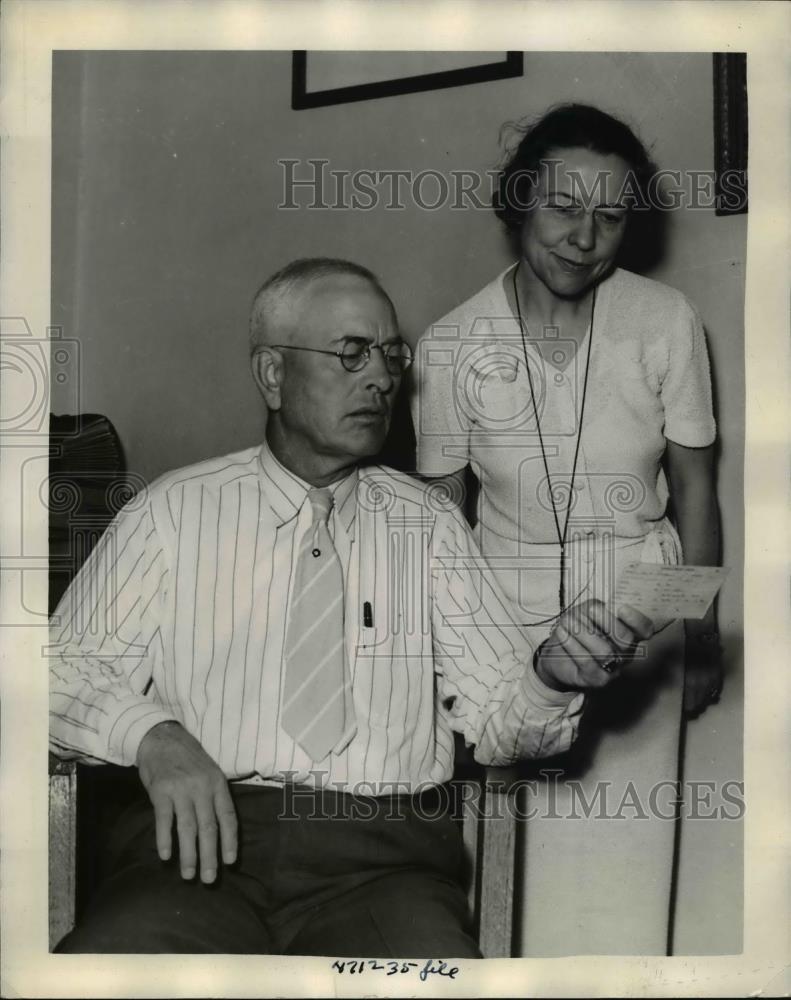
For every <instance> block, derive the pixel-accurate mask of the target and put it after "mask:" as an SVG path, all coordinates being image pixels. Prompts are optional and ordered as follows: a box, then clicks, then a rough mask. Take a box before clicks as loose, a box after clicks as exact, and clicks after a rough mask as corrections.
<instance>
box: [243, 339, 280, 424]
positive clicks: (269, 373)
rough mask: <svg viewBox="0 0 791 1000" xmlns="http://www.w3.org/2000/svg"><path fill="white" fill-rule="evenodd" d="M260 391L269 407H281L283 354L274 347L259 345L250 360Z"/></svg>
mask: <svg viewBox="0 0 791 1000" xmlns="http://www.w3.org/2000/svg"><path fill="white" fill-rule="evenodd" d="M250 364H251V367H252V370H253V378H254V379H255V384H256V385H257V386H258V391H259V392H260V393H261V395H262V396H263V397H264V402H265V403H266V405H267V409H269V410H270V411H271V410H279V409H280V402H281V400H280V387H281V385H282V382H283V356H282V354H281V353H280V352H279V351H278V350H277V349H276V348H274V347H259V348H258V350H257V351H256V352H255V354H253V356H252V358H251V361H250Z"/></svg>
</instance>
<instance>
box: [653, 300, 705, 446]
mask: <svg viewBox="0 0 791 1000" xmlns="http://www.w3.org/2000/svg"><path fill="white" fill-rule="evenodd" d="M683 305H684V311H683V314H682V316H681V317H679V320H678V321H677V322H676V323H670V324H669V325H668V331H667V332H668V356H667V369H666V372H665V374H664V378H663V379H662V383H661V399H662V404H663V406H664V410H665V428H664V435H665V437H666V438H667V439H668V440H670V441H675V442H676V444H680V445H684V446H685V447H687V448H703V447H705V446H706V445H709V444H711V443H712V441H713V440H714V438H715V437H716V433H717V429H716V424H715V422H714V414H713V408H712V399H711V373H710V368H709V356H708V351H707V350H706V336H705V334H704V332H703V324H702V323H701V320H700V316H699V315H698V313H697V310H695V309H694V308H693V307H692V306H691V305H690V304H689V303H688V302H686V301H684V303H683Z"/></svg>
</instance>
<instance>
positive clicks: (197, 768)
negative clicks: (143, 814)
mask: <svg viewBox="0 0 791 1000" xmlns="http://www.w3.org/2000/svg"><path fill="white" fill-rule="evenodd" d="M137 767H138V770H139V772H140V780H141V781H142V782H143V784H144V786H145V788H146V791H147V792H148V796H149V798H150V799H151V804H152V805H153V806H154V817H155V820H156V837H157V851H158V852H159V856H160V858H161V859H162V860H163V861H167V860H168V859H169V858H170V856H171V853H172V830H173V818H174V816H175V819H176V828H177V831H178V839H179V864H180V866H181V876H182V878H186V879H189V878H192V877H193V876H194V875H195V871H196V867H197V862H198V859H199V860H200V877H201V881H202V882H205V883H207V884H208V883H210V882H213V881H214V880H215V878H216V877H217V833H218V831H219V834H220V844H221V847H222V859H223V861H224V862H225V864H226V865H230V864H233V862H234V861H236V847H237V838H236V834H237V822H236V811H235V809H234V806H233V800H232V799H231V793H230V791H229V790H228V782H227V781H226V780H225V775H224V774H223V773H222V771H221V770H220V769H219V767H218V766H217V765H216V764H215V763H214V761H213V760H212V759H211V757H210V756H209V755H208V754H207V753H206V751H205V750H204V749H203V747H202V746H201V745H200V743H198V741H197V740H196V739H195V738H194V737H193V736H190V734H189V733H188V732H187V730H186V729H184V727H183V726H181V725H180V724H179V723H178V722H161V723H160V724H159V725H158V726H154V727H153V729H150V730H149V731H148V732H147V733H146V735H145V736H144V737H143V739H142V741H141V743H140V748H139V749H138V751H137ZM196 837H197V848H198V849H197V852H196V843H195V842H196Z"/></svg>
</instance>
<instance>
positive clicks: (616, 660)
mask: <svg viewBox="0 0 791 1000" xmlns="http://www.w3.org/2000/svg"><path fill="white" fill-rule="evenodd" d="M621 662H622V661H621V658H620V656H613V657H612V658H611V659H609V660H607V661H606V662H605V663H600V664H599V666H600V667H601V668H602V670H603V671H604V672H605V673H606V674H611V673H612V672H613V670H615V669H616V667H620V665H621Z"/></svg>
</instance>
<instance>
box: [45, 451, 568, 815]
mask: <svg viewBox="0 0 791 1000" xmlns="http://www.w3.org/2000/svg"><path fill="white" fill-rule="evenodd" d="M309 489H310V486H309V484H308V483H306V482H303V481H302V480H301V479H299V478H297V477H296V476H294V475H293V474H292V473H291V472H289V471H288V470H286V469H285V468H284V467H283V466H282V465H281V464H280V463H279V462H278V461H277V460H276V459H275V458H274V456H273V455H272V453H271V451H270V450H269V448H268V447H267V446H266V445H263V446H262V447H260V448H251V449H247V450H245V451H242V452H238V453H236V454H232V455H229V456H225V457H223V458H218V459H212V460H210V461H207V462H201V463H199V464H197V465H194V466H190V467H188V468H186V469H182V470H179V471H177V472H174V473H170V474H168V475H166V476H164V477H162V478H161V479H160V480H158V481H157V482H156V483H155V484H153V485H152V486H151V487H150V488H149V489H148V490H146V491H144V492H142V493H141V494H139V495H138V496H136V497H135V498H134V499H133V500H132V501H131V502H130V503H129V504H128V505H127V506H126V507H125V508H124V509H123V510H122V511H121V513H120V514H119V515H118V517H117V518H116V520H115V521H114V522H113V524H112V525H111V526H110V528H109V529H108V530H107V531H106V532H105V534H104V536H103V537H102V539H101V541H100V542H99V544H98V545H97V546H96V548H95V549H94V550H93V552H92V553H91V555H90V557H89V559H88V560H87V562H86V563H85V565H84V566H83V568H82V570H81V571H80V573H79V574H78V576H77V577H76V578H75V580H74V581H73V583H72V585H71V587H70V588H69V590H68V591H67V592H66V594H65V595H64V597H63V600H62V601H61V603H60V605H59V606H58V608H57V610H56V612H55V614H54V616H53V619H52V633H51V642H52V645H51V648H50V650H49V653H50V657H51V661H50V662H51V701H50V705H51V729H50V732H51V748H52V750H53V751H54V752H55V753H56V754H58V755H60V756H66V757H79V758H81V759H83V760H86V761H89V762H98V761H109V762H112V763H116V764H121V765H132V764H134V763H135V762H136V757H137V750H138V747H139V744H140V741H141V739H142V738H143V736H144V735H145V734H146V733H147V732H148V730H149V729H150V728H151V727H152V726H155V725H157V724H158V723H160V722H164V721H168V720H176V721H178V722H180V723H181V724H182V725H183V726H184V727H185V728H186V729H187V730H188V731H189V732H190V733H192V735H193V736H195V737H196V738H197V739H198V740H199V741H200V743H201V744H202V746H203V747H204V749H205V750H206V752H207V753H208V754H209V755H210V756H211V757H212V758H213V759H214V760H215V761H216V762H217V763H218V764H219V766H220V767H221V769H222V770H223V772H224V773H225V775H226V776H227V777H228V778H229V779H230V780H246V781H262V780H264V781H266V782H267V783H269V782H270V781H277V782H280V781H293V782H298V783H304V784H308V785H324V784H329V785H331V786H332V787H334V788H337V789H342V790H345V791H353V792H356V793H358V794H367V795H376V794H388V793H392V792H394V791H398V792H407V791H414V790H415V789H416V788H419V787H423V786H425V785H429V784H437V783H439V782H442V781H446V780H448V779H449V778H450V777H451V775H452V772H453V747H454V744H453V733H454V731H455V732H459V733H461V734H462V735H463V736H464V738H465V740H466V742H467V743H468V744H470V745H474V746H475V757H476V759H477V760H478V761H480V762H481V763H485V764H505V763H508V762H511V761H513V760H514V759H516V758H517V757H521V756H528V757H540V756H546V755H549V754H554V753H558V752H561V751H563V750H565V749H566V748H567V747H568V746H569V745H570V743H571V742H572V740H573V739H574V737H575V735H576V730H577V725H578V720H579V715H580V712H581V709H582V702H583V697H582V695H581V694H570V693H569V694H566V693H559V692H555V691H552V690H550V689H549V688H547V687H546V686H545V685H544V684H543V683H542V682H541V681H540V680H539V678H538V677H537V675H536V674H535V671H534V670H533V669H532V665H531V660H532V652H533V651H532V648H531V647H530V645H529V643H528V641H527V640H526V639H525V638H524V636H523V635H522V633H521V631H520V630H519V629H518V627H517V626H515V625H514V624H513V622H512V619H511V613H510V612H509V610H508V606H507V604H506V602H505V600H504V598H502V597H501V595H500V592H499V590H498V588H497V585H496V583H495V582H494V580H493V578H492V576H491V574H490V572H489V571H488V570H487V569H486V567H485V564H484V563H483V561H482V559H481V557H480V555H479V554H478V551H477V549H476V548H475V543H474V542H473V540H472V537H471V534H470V532H469V530H468V528H467V526H466V524H465V523H464V521H463V520H462V518H461V517H460V516H459V514H458V512H457V511H456V510H454V509H452V508H450V507H449V506H448V505H447V504H445V503H443V502H442V499H441V497H439V496H438V494H437V492H436V490H435V489H432V487H430V486H426V485H424V484H421V483H420V482H418V481H416V480H414V479H412V478H410V477H408V476H405V475H403V474H400V473H396V472H394V471H393V470H390V469H385V468H383V467H381V466H368V467H365V468H363V469H360V470H356V471H355V472H354V473H353V474H351V475H349V476H347V477H346V478H345V479H343V480H341V481H340V482H338V483H336V484H334V485H333V487H332V489H333V492H334V495H335V505H334V508H333V512H332V515H331V517H330V531H331V534H332V536H333V538H334V542H335V546H336V549H337V551H338V555H339V558H340V561H341V565H342V567H343V571H344V581H345V609H346V610H345V626H344V627H345V637H346V646H347V654H348V657H349V665H350V670H351V677H352V698H353V703H354V710H355V715H356V720H357V731H356V734H355V736H354V738H353V739H352V741H351V742H350V743H349V745H348V746H347V747H346V748H345V749H344V750H343V751H342V752H341V753H340V754H337V755H332V754H331V755H328V757H326V758H325V759H324V760H322V761H314V760H311V759H310V758H308V757H307V755H306V754H305V752H304V751H303V750H302V749H301V748H300V747H299V746H298V745H297V744H295V742H294V740H293V739H292V738H291V737H290V736H289V735H288V734H287V733H285V732H284V731H283V729H282V728H281V727H280V722H279V710H280V700H281V696H282V659H283V645H284V640H285V633H286V620H287V612H288V606H289V596H290V589H291V584H292V577H293V572H294V567H295V562H296V557H297V552H298V549H299V543H300V540H301V538H302V536H303V535H304V533H305V532H306V531H308V530H309V529H310V523H311V511H310V503H306V502H305V501H306V497H307V493H308V490H309Z"/></svg>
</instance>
